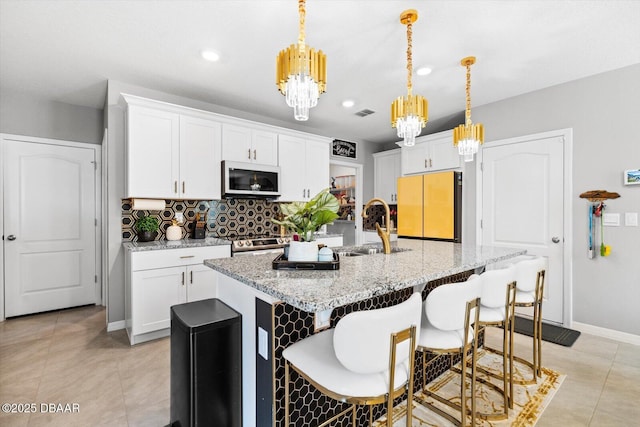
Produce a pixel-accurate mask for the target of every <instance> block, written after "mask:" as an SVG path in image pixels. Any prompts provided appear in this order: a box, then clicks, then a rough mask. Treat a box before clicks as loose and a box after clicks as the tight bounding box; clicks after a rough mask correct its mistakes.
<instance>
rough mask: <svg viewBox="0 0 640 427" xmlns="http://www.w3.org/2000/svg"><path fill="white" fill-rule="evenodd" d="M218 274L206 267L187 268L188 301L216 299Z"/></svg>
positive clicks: (191, 266) (192, 266) (194, 266)
mask: <svg viewBox="0 0 640 427" xmlns="http://www.w3.org/2000/svg"><path fill="white" fill-rule="evenodd" d="M217 278H218V276H217V274H216V272H215V271H214V270H212V269H211V268H209V267H207V266H206V265H190V266H189V267H187V278H186V280H187V301H188V302H191V301H199V300H202V299H207V298H215V297H216V287H217Z"/></svg>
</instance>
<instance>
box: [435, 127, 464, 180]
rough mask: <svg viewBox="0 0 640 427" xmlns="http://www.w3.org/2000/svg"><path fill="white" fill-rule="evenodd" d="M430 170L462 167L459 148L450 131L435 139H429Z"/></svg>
mask: <svg viewBox="0 0 640 427" xmlns="http://www.w3.org/2000/svg"><path fill="white" fill-rule="evenodd" d="M428 144H429V159H430V161H429V170H432V171H436V170H443V169H455V168H459V167H460V155H459V154H458V149H457V148H456V147H454V146H453V136H452V135H451V133H450V132H447V134H446V135H443V136H442V137H440V138H438V139H434V140H433V141H429V142H428Z"/></svg>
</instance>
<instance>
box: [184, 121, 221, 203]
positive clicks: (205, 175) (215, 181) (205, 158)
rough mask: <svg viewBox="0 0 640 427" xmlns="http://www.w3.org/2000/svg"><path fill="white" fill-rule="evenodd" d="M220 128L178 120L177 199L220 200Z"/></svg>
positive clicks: (210, 122)
mask: <svg viewBox="0 0 640 427" xmlns="http://www.w3.org/2000/svg"><path fill="white" fill-rule="evenodd" d="M220 132H221V125H220V123H218V122H214V121H211V120H203V119H200V118H196V117H187V116H180V188H179V189H178V191H179V193H180V196H181V197H182V198H184V199H198V200H212V199H219V198H220V188H221V184H220V179H221V178H220V173H221V171H220V168H221V165H220V162H221V161H222V156H221V133H220Z"/></svg>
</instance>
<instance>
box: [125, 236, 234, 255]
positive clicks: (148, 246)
mask: <svg viewBox="0 0 640 427" xmlns="http://www.w3.org/2000/svg"><path fill="white" fill-rule="evenodd" d="M230 244H231V242H230V241H229V240H224V239H219V238H217V237H205V238H204V239H181V240H154V241H153V242H124V243H123V244H122V246H123V247H124V248H125V249H126V250H128V251H131V252H141V251H159V250H165V249H182V248H200V247H206V246H221V245H230Z"/></svg>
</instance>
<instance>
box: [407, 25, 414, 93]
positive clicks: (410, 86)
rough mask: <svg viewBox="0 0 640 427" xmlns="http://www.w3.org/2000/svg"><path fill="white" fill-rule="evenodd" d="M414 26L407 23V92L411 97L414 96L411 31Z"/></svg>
mask: <svg viewBox="0 0 640 427" xmlns="http://www.w3.org/2000/svg"><path fill="white" fill-rule="evenodd" d="M411 28H412V25H411V22H409V23H407V92H408V94H409V95H412V91H413V84H412V83H411V74H412V72H411V71H412V69H413V61H412V57H411V49H412V46H411V40H412V39H411V35H412V31H411Z"/></svg>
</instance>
